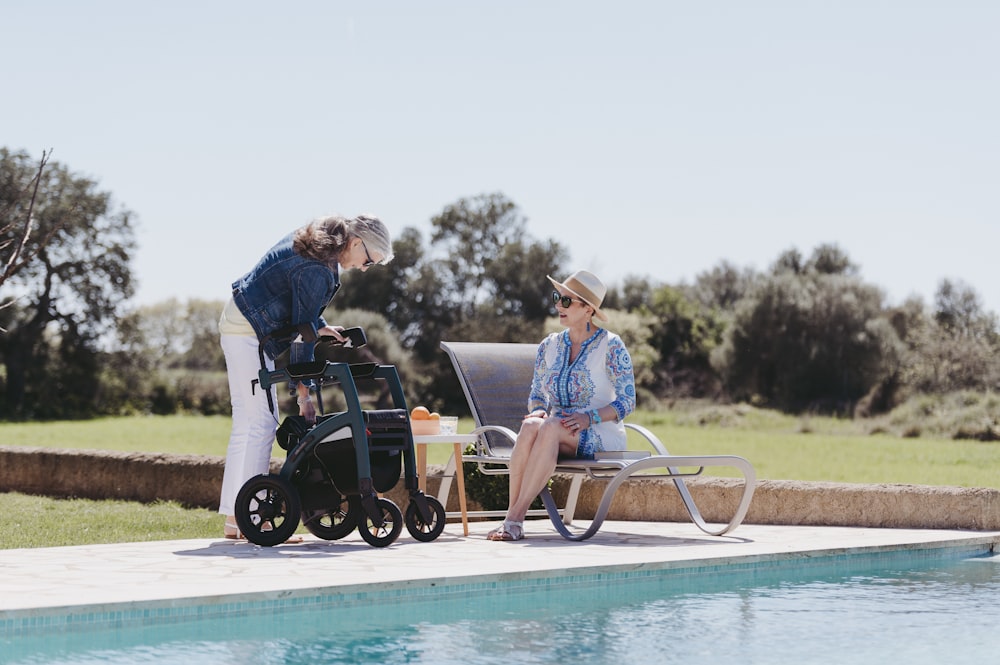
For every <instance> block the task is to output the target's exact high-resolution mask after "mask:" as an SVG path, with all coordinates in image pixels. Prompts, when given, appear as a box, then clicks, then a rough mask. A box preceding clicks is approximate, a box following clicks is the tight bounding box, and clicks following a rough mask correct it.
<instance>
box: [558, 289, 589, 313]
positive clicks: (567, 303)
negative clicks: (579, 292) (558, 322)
mask: <svg viewBox="0 0 1000 665" xmlns="http://www.w3.org/2000/svg"><path fill="white" fill-rule="evenodd" d="M574 300H575V301H576V302H578V303H583V304H584V305H586V304H587V303H584V302H583V301H582V300H580V299H579V298H571V297H569V296H564V295H563V294H561V293H559V292H558V291H553V292H552V304H553V305H562V307H563V309H569V308H570V307H571V306H572V305H573V301H574Z"/></svg>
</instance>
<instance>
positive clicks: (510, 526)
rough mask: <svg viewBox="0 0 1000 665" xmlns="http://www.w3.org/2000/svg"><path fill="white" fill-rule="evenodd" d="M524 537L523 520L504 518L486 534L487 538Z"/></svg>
mask: <svg viewBox="0 0 1000 665" xmlns="http://www.w3.org/2000/svg"><path fill="white" fill-rule="evenodd" d="M522 538H524V522H513V521H511V520H504V521H503V524H501V525H500V526H498V527H497V528H495V529H493V530H492V531H490V532H489V533H488V534H486V539H487V540H508V541H514V540H521V539H522Z"/></svg>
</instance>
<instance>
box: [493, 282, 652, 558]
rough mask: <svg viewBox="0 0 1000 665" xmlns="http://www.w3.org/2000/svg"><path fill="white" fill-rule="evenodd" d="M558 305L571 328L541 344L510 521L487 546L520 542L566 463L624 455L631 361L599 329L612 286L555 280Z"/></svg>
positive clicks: (515, 457) (513, 470)
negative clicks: (531, 513)
mask: <svg viewBox="0 0 1000 665" xmlns="http://www.w3.org/2000/svg"><path fill="white" fill-rule="evenodd" d="M548 279H549V281H550V282H552V285H553V286H554V287H555V288H556V290H555V291H553V292H552V302H553V304H554V305H555V306H556V311H557V312H558V313H559V322H560V323H561V324H563V325H564V326H566V330H564V331H562V332H557V333H552V334H551V335H549V336H548V337H546V338H545V339H544V340H542V342H541V344H539V345H538V354H537V356H536V357H535V374H534V377H533V378H532V381H531V394H530V395H529V396H528V415H526V416H525V417H524V421H523V422H522V423H521V429H520V431H519V432H518V434H517V440H516V441H515V442H514V450H513V452H512V453H511V456H510V466H509V468H510V499H509V503H508V505H507V516H506V518H505V519H504V521H503V524H501V525H500V526H499V527H497V528H496V529H494V530H493V531H490V532H489V534H488V535H487V538H488V539H489V540H521V539H522V538H524V517H525V515H526V514H527V513H528V507H529V506H530V505H531V502H532V501H534V499H535V497H536V496H538V493H539V492H541V491H542V488H544V487H545V484H546V483H547V482H548V481H549V478H550V477H551V476H552V474H553V472H554V471H555V469H556V462H557V461H558V459H559V458H560V457H571V458H577V459H594V453H596V452H600V451H606V450H625V446H626V440H625V423H624V422H623V421H624V420H625V416H627V415H628V414H630V413H632V411H634V410H635V380H634V378H633V372H632V358H631V357H630V356H629V353H628V350H627V349H626V348H625V344H624V343H623V342H622V340H621V337H619V336H618V335H616V334H614V333H612V332H608V331H607V330H605V329H604V328H599V327H597V326H596V325H595V324H594V323H593V317H594V316H596V317H597V318H598V319H600V320H601V321H607V320H608V317H607V315H605V314H604V312H602V311H601V305H602V304H603V302H604V296H605V295H606V294H607V288H606V287H605V286H604V283H603V282H601V280H600V279H598V278H597V276H596V275H594V274H593V273H590V272H587V271H586V270H578V271H577V272H575V273H573V274H572V275H570V276H569V278H567V279H566V281H565V282H557V281H556V280H554V279H552V278H551V277H549V278H548Z"/></svg>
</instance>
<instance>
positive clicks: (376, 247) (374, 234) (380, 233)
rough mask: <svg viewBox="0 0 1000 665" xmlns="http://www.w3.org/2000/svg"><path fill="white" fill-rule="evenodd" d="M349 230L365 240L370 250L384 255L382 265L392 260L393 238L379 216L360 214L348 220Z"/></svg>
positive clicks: (353, 234) (351, 233)
mask: <svg viewBox="0 0 1000 665" xmlns="http://www.w3.org/2000/svg"><path fill="white" fill-rule="evenodd" d="M347 232H348V233H349V234H350V235H352V236H354V237H356V238H361V240H363V241H364V243H365V246H367V247H368V251H369V252H375V253H376V254H381V255H382V260H381V261H379V262H378V263H380V264H381V265H385V264H386V263H388V262H389V261H392V257H393V256H394V254H393V253H392V238H391V237H390V236H389V229H387V228H385V224H383V223H382V220H380V219H379V218H378V217H375V216H374V215H358V216H357V217H355V218H354V219H351V220H348V222H347Z"/></svg>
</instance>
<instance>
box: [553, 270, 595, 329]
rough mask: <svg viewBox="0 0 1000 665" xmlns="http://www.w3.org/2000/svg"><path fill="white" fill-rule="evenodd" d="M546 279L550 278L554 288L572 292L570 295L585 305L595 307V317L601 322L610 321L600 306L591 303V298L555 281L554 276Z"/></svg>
mask: <svg viewBox="0 0 1000 665" xmlns="http://www.w3.org/2000/svg"><path fill="white" fill-rule="evenodd" d="M545 277H546V278H548V280H549V281H550V282H552V286H554V287H556V288H557V289H562V290H563V291H569V292H570V293H572V294H573V295H574V296H576V297H577V298H579V299H580V300H582V301H583V302H585V303H587V304H588V305H590V306H591V307H593V308H594V315H595V316H596V317H597V318H599V319H600V320H601V321H607V320H608V315H607V314H605V313H604V312H602V311H601V308H600V307H598V306H597V305H595V304H594V303H592V302H590V299H589V298H587V296H585V295H583V294H582V293H577V292H576V291H574V290H573V289H571V288H570V287H568V286H566V285H565V284H563V283H562V282H558V281H556V280H555V279H553V278H552V276H551V275H546V276H545Z"/></svg>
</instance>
